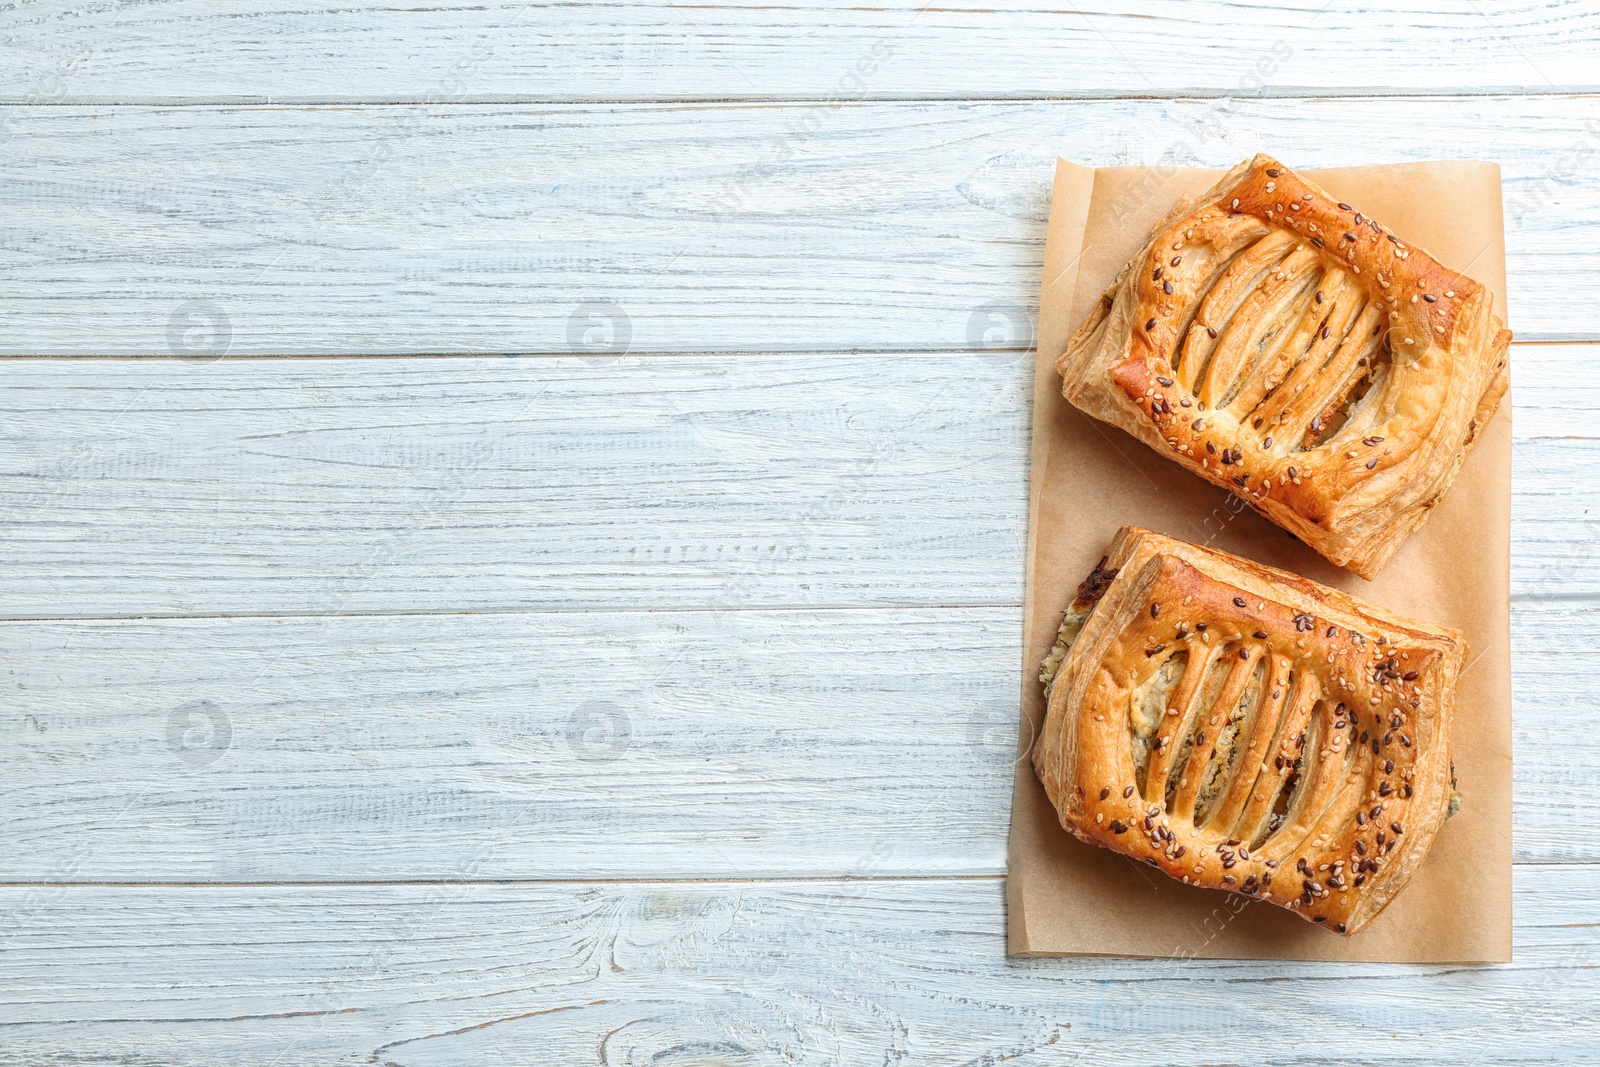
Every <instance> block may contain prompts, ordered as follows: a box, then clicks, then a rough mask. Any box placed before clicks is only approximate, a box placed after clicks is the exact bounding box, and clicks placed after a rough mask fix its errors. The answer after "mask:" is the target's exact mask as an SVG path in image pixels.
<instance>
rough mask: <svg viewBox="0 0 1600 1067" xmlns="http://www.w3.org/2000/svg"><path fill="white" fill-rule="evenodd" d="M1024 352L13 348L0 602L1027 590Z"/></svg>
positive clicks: (3, 407) (395, 602) (431, 600)
mask: <svg viewBox="0 0 1600 1067" xmlns="http://www.w3.org/2000/svg"><path fill="white" fill-rule="evenodd" d="M1031 378H1032V361H1031V359H1030V358H1027V357H1026V356H1025V354H1023V353H1016V352H1002V353H995V354H965V355H952V356H948V357H937V356H927V355H900V354H892V355H881V356H857V357H849V356H830V355H817V354H809V355H796V356H775V355H770V354H769V355H749V356H720V357H705V358H695V357H648V358H641V357H628V358H625V359H621V360H619V361H612V362H607V361H599V362H595V361H589V360H585V359H581V358H573V357H563V358H552V359H525V360H508V359H429V360H420V361H419V360H407V359H383V360H377V359H363V360H337V359H336V360H223V361H221V362H219V363H214V364H210V365H196V364H190V363H187V362H176V361H170V360H160V361H140V360H23V361H12V362H11V363H9V364H7V366H6V382H7V388H6V389H5V391H4V393H3V395H0V515H3V523H0V545H3V546H4V549H5V552H6V556H7V560H8V565H7V567H5V568H3V569H0V614H3V615H8V616H11V617H18V616H22V617H38V616H48V615H61V614H74V615H128V614H177V615H192V614H219V613H234V614H261V613H268V612H290V613H324V612H341V611H342V612H351V611H396V610H400V611H460V610H464V609H466V610H472V609H478V610H504V609H541V610H548V609H579V608H586V609H595V608H605V607H613V608H615V607H662V608H680V607H695V608H735V607H747V606H752V605H779V606H795V605H802V604H811V605H819V606H820V605H863V604H873V603H877V604H885V603H923V604H961V603H967V604H971V603H988V604H992V603H1004V604H1017V603H1020V602H1021V599H1022V556H1023V540H1024V538H1025V536H1026V526H1027V478H1026V470H1025V464H1026V454H1027V447H1028V414H1027V412H1028V407H1029V398H1030V396H1031V390H1032V382H1031Z"/></svg>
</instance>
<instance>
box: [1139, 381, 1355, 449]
mask: <svg viewBox="0 0 1600 1067" xmlns="http://www.w3.org/2000/svg"><path fill="white" fill-rule="evenodd" d="M1156 381H1158V382H1160V383H1161V384H1162V385H1163V386H1164V387H1166V388H1168V389H1171V388H1172V379H1171V378H1161V377H1158V378H1156ZM1378 440H1380V441H1381V440H1383V438H1381V437H1380V438H1378Z"/></svg>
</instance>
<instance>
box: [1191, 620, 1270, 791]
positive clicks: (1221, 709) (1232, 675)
mask: <svg viewBox="0 0 1600 1067" xmlns="http://www.w3.org/2000/svg"><path fill="white" fill-rule="evenodd" d="M1258 651H1259V649H1253V648H1252V647H1251V646H1248V645H1239V646H1232V647H1229V648H1228V649H1227V653H1226V655H1227V662H1228V663H1229V668H1228V673H1227V676H1226V678H1225V680H1224V681H1223V684H1222V686H1221V688H1220V689H1219V690H1218V692H1217V694H1216V696H1215V697H1214V698H1212V699H1211V700H1208V701H1207V702H1206V706H1205V707H1203V708H1202V709H1201V714H1200V715H1199V716H1197V719H1198V721H1197V723H1196V728H1195V733H1194V742H1193V744H1192V745H1191V750H1190V752H1189V759H1188V761H1187V762H1186V763H1185V764H1184V766H1183V772H1182V776H1181V777H1180V778H1179V779H1178V788H1177V790H1176V793H1175V795H1174V799H1173V801H1172V804H1171V806H1170V807H1169V808H1168V811H1169V812H1170V813H1171V815H1172V817H1173V818H1175V819H1188V820H1190V821H1191V822H1192V821H1193V820H1194V815H1195V802H1196V801H1197V800H1198V799H1199V797H1200V788H1201V786H1202V785H1203V784H1204V783H1205V773H1206V768H1207V767H1208V766H1209V764H1210V763H1211V755H1212V753H1213V752H1215V751H1216V748H1217V740H1218V738H1220V737H1221V736H1222V731H1223V730H1224V729H1225V728H1226V727H1227V725H1228V723H1229V722H1230V721H1231V720H1232V719H1233V715H1234V712H1235V710H1236V709H1237V707H1238V704H1239V698H1240V697H1241V696H1243V695H1244V689H1245V686H1246V685H1248V684H1249V682H1250V676H1251V675H1252V674H1254V673H1255V669H1256V666H1257V665H1256V663H1255V658H1256V657H1255V654H1254V653H1256V652H1258ZM1240 652H1243V653H1245V655H1246V657H1247V658H1244V659H1241V658H1239V655H1238V653H1240Z"/></svg>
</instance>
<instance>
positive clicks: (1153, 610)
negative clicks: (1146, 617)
mask: <svg viewBox="0 0 1600 1067" xmlns="http://www.w3.org/2000/svg"><path fill="white" fill-rule="evenodd" d="M1160 614H1161V605H1160V604H1151V605H1150V617H1151V618H1152V619H1153V618H1155V617H1156V616H1158V615H1160Z"/></svg>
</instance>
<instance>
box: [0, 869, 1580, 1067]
mask: <svg viewBox="0 0 1600 1067" xmlns="http://www.w3.org/2000/svg"><path fill="white" fill-rule="evenodd" d="M1595 873H1596V872H1595V868H1594V867H1591V866H1566V867H1540V866H1532V867H1521V868H1519V869H1518V871H1517V877H1516V902H1517V912H1516V916H1517V962H1516V963H1515V964H1513V965H1508V966H1503V967H1492V968H1487V967H1485V968H1463V967H1453V966H1448V965H1445V966H1416V967H1405V966H1395V965H1381V964H1310V963H1228V962H1214V961H1206V962H1185V961H1183V960H1171V961H1161V962H1156V961H1143V962H1141V961H1134V960H1118V959H1070V960H1008V959H1006V958H1005V957H1004V956H1003V955H1002V953H1003V949H1004V943H1005V939H1004V933H1003V918H1002V916H1003V911H1004V909H1003V898H1002V891H1001V883H1000V882H999V881H998V880H994V879H982V880H948V879H946V880H937V881H923V882H881V881H853V882H831V883H830V882H813V883H802V884H786V885H772V884H762V883H742V884H732V885H729V884H718V883H683V882H678V883H666V884H663V883H644V884H631V885H617V884H610V885H592V884H581V883H579V884H545V885H500V886H496V885H470V886H459V885H454V886H444V885H435V886H360V887H305V886H239V887H229V888H222V889H217V888H212V887H190V886H163V887H129V886H123V887H115V888H111V887H42V888H41V887H29V888H22V887H17V888H4V889H0V910H3V911H4V912H5V913H6V914H8V915H11V916H13V917H14V918H13V921H12V922H11V924H10V926H9V929H8V931H7V933H8V934H9V936H7V937H6V938H5V941H4V950H3V951H0V1032H3V1034H4V1040H3V1043H0V1063H5V1064H17V1065H27V1067H35V1065H37V1064H40V1063H46V1062H58V1061H59V1062H79V1063H81V1062H98V1063H113V1062H115V1063H161V1064H169V1065H173V1067H185V1065H194V1067H214V1065H215V1064H217V1063H223V1062H229V1063H231V1062H241V1063H252V1064H279V1063H281V1064H296V1065H306V1067H320V1065H324V1064H383V1065H391V1064H392V1065H396V1067H425V1065H440V1064H460V1065H468V1064H471V1065H473V1067H499V1065H505V1067H526V1065H528V1064H540V1065H545V1064H550V1065H554V1064H562V1065H565V1064H596V1063H598V1064H607V1065H643V1064H656V1065H663V1067H757V1065H760V1067H765V1065H773V1067H778V1065H794V1067H821V1065H830V1067H832V1065H851V1067H854V1065H859V1064H884V1063H886V1064H940V1065H950V1067H955V1065H965V1064H998V1063H1022V1064H1052V1065H1054V1064H1070V1063H1082V1064H1094V1065H1107V1067H1137V1065H1144V1064H1165V1065H1181V1067H1212V1065H1218V1064H1262V1063H1270V1064H1275V1065H1286V1067H1313V1065H1318V1067H1325V1065H1327V1064H1330V1063H1341V1064H1342V1063H1352V1064H1354V1063H1359V1064H1385V1065H1390V1064H1392V1065H1401V1064H1404V1065H1420V1064H1438V1065H1441V1067H1461V1065H1463V1064H1473V1065H1484V1064H1521V1063H1532V1062H1539V1063H1558V1062H1570V1063H1588V1062H1592V1058H1591V1053H1592V1051H1593V1048H1594V1038H1595V1032H1596V1020H1595V1013H1594V1003H1595V1000H1596V998H1597V996H1600V969H1597V968H1596V966H1595V965H1596V962H1597V959H1600V949H1597V946H1596V944H1595V941H1594V936H1593V928H1594V926H1595V924H1597V923H1600V905H1597V902H1596V898H1595V896H1594V893H1593V892H1592V889H1593V885H1594V878H1595ZM1220 899H1221V898H1220V896H1219V900H1220ZM1249 906H1252V907H1258V906H1261V905H1249ZM1231 917H1232V913H1231V912H1230V911H1229V910H1228V909H1227V908H1226V907H1225V906H1223V907H1221V908H1219V912H1218V914H1217V916H1216V917H1215V919H1214V920H1213V921H1212V922H1210V923H1208V924H1207V926H1206V928H1203V929H1197V930H1196V931H1195V932H1194V935H1193V940H1192V942H1191V943H1190V944H1188V945H1177V946H1174V948H1177V949H1183V948H1187V949H1190V950H1192V949H1194V948H1195V947H1197V945H1198V944H1200V943H1203V942H1204V940H1205V939H1207V938H1216V939H1226V938H1227V937H1228V936H1229V926H1228V922H1229V920H1230V919H1231ZM1329 936H1335V935H1332V934H1330V935H1329ZM4 1024H9V1025H4ZM86 1038H89V1039H92V1041H86ZM63 1052H67V1053H68V1055H62V1053H63Z"/></svg>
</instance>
